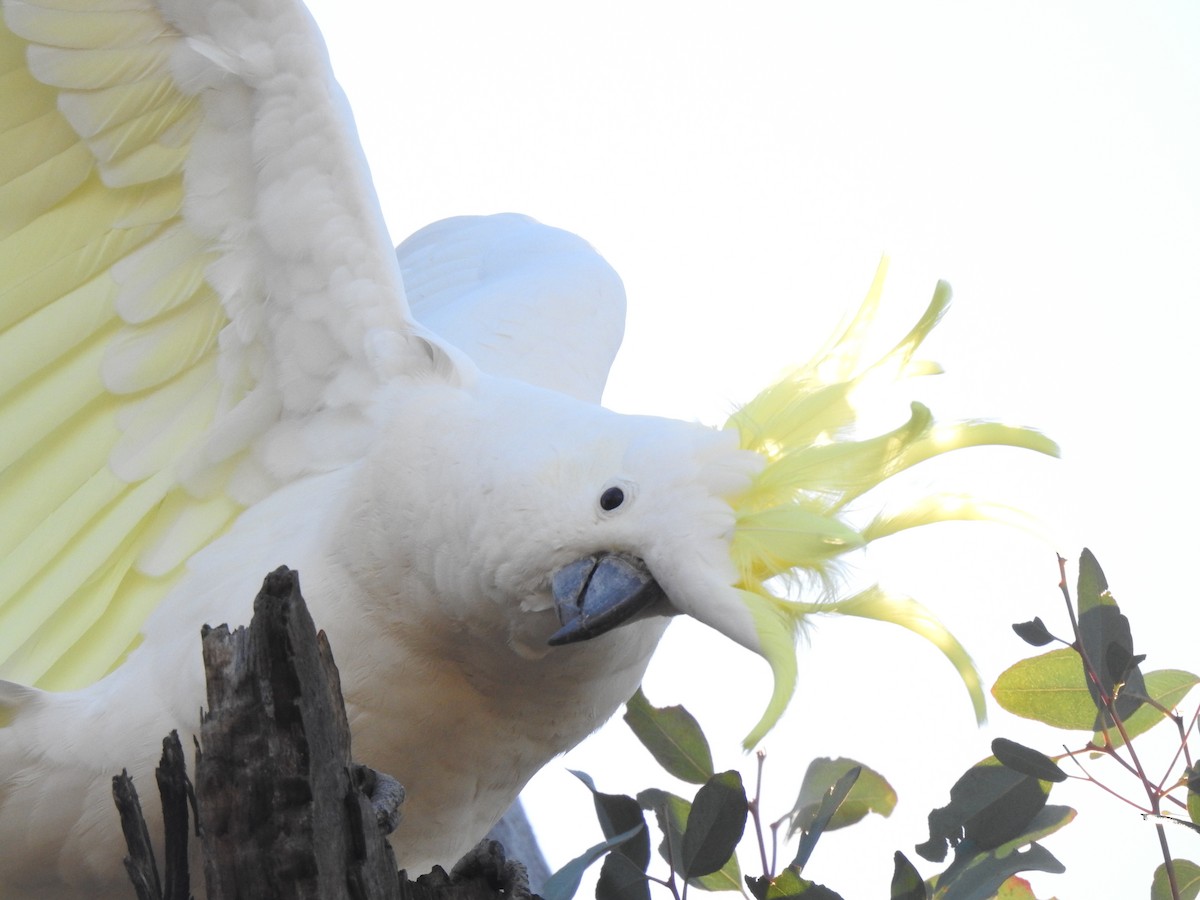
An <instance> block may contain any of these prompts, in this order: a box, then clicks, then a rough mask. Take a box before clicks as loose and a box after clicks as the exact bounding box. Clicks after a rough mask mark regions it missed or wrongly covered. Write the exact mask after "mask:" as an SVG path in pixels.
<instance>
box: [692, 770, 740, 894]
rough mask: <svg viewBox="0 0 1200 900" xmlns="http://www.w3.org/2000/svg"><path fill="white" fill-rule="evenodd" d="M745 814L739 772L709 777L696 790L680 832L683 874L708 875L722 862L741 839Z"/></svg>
mask: <svg viewBox="0 0 1200 900" xmlns="http://www.w3.org/2000/svg"><path fill="white" fill-rule="evenodd" d="M748 814H749V806H748V805H747V802H746V789H745V788H744V787H743V786H742V776H741V775H740V774H738V773H737V772H735V771H729V772H721V773H719V774H717V775H714V776H713V777H712V778H710V779H708V781H706V782H705V783H704V786H703V787H701V788H700V790H699V791H697V792H696V798H695V800H693V801H692V810H691V813H690V814H689V815H688V820H687V828H686V829H685V830H684V833H683V854H682V856H681V860H682V865H683V875H684V877H685V878H696V877H699V876H702V875H711V874H712V873H713V872H716V871H717V870H718V869H720V868H721V867H722V866H723V865H725V863H726V862H728V860H729V858H730V857H731V856H733V853H734V850H736V849H737V845H738V841H740V840H741V839H742V834H743V833H744V832H745V830H746V817H747V815H748Z"/></svg>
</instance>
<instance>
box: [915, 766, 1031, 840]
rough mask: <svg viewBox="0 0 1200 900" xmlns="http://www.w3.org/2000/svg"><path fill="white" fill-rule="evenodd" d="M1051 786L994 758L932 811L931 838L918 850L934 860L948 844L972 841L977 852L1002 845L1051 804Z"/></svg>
mask: <svg viewBox="0 0 1200 900" xmlns="http://www.w3.org/2000/svg"><path fill="white" fill-rule="evenodd" d="M1047 790H1048V789H1047V788H1045V787H1043V786H1042V782H1040V781H1039V780H1038V779H1037V778H1033V777H1031V776H1029V775H1022V774H1021V773H1020V772H1016V771H1013V770H1012V769H1010V768H1008V767H1007V766H1002V765H1001V764H1000V763H999V761H998V760H997V759H996V758H995V757H989V758H988V759H985V760H984V761H983V762H981V763H978V764H976V765H974V766H972V767H971V768H970V769H968V770H967V771H966V772H965V773H963V776H962V777H961V778H959V779H958V781H957V782H955V784H954V787H952V788H951V789H950V803H949V804H948V805H946V806H944V807H942V808H941V809H935V810H933V812H931V813H930V814H929V840H928V841H926V842H925V843H923V844H920V845H918V847H917V848H916V849H917V853H919V854H920V855H921V856H922V857H924V858H925V859H927V860H929V861H931V862H941V861H942V860H943V859H945V858H946V850H947V848H948V847H957V846H958V845H959V843H960V842H963V841H969V842H970V843H971V844H972V846H974V847H975V849H976V851H987V850H991V849H992V848H994V847H999V846H1000V845H1001V844H1004V843H1005V842H1006V841H1009V840H1011V839H1012V838H1015V837H1017V836H1018V835H1020V834H1022V833H1023V832H1024V831H1025V829H1026V827H1027V826H1028V825H1029V823H1030V822H1031V821H1032V820H1033V818H1034V817H1035V816H1036V815H1037V814H1038V812H1040V811H1041V809H1042V807H1044V806H1045V805H1046V794H1047Z"/></svg>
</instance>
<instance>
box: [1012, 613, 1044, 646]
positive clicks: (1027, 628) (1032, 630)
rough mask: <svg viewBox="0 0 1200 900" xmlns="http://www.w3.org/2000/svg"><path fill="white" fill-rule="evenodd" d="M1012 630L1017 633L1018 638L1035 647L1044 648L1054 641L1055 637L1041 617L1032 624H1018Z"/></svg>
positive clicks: (1036, 618)
mask: <svg viewBox="0 0 1200 900" xmlns="http://www.w3.org/2000/svg"><path fill="white" fill-rule="evenodd" d="M1012 630H1013V631H1015V632H1016V633H1017V637H1019V638H1020V639H1021V640H1023V641H1024V642H1025V643H1027V644H1030V645H1032V646H1034V647H1044V646H1045V645H1046V644H1049V643H1050V642H1051V641H1053V640H1054V635H1052V634H1051V633H1050V631H1049V629H1047V628H1046V623H1045V622H1043V621H1042V620H1041V618H1040V617H1035V618H1034V619H1033V621H1032V622H1017V623H1016V624H1015V625H1013V627H1012Z"/></svg>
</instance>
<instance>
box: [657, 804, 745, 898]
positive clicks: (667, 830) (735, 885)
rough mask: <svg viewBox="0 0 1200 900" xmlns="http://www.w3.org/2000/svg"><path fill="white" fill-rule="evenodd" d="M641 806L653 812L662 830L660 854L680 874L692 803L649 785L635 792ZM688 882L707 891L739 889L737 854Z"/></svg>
mask: <svg viewBox="0 0 1200 900" xmlns="http://www.w3.org/2000/svg"><path fill="white" fill-rule="evenodd" d="M637 800H638V803H639V804H641V807H642V809H645V810H649V811H652V812H653V813H654V815H655V818H656V819H657V820H658V829H659V831H661V832H662V833H663V840H662V843H660V844H659V845H658V853H659V855H660V856H661V857H662V858H663V859H664V860H666V862H667V864H668V865H670V866H671V868H672V869H674V870H675V871H676V872H678V873H679V874H680V875H683V871H682V863H681V854H682V851H683V834H684V832H685V831H686V830H687V824H688V819H689V818H690V816H691V812H692V804H690V803H688V801H686V800H684V799H683V798H682V797H679V796H677V795H675V794H672V793H670V792H668V791H663V790H659V789H658V788H648V789H647V790H644V791H642V792H641V793H639V794H638V795H637ZM688 884H690V885H692V886H694V887H698V888H701V889H702V890H706V891H740V890H741V889H742V871H741V868H740V867H739V866H738V861H737V857H736V856H731V857H730V858H729V861H728V862H727V863H725V865H724V866H722V867H721V868H720V869H719V870H718V871H716V872H713V873H712V874H710V875H703V876H700V877H698V878H691V879H689V880H688Z"/></svg>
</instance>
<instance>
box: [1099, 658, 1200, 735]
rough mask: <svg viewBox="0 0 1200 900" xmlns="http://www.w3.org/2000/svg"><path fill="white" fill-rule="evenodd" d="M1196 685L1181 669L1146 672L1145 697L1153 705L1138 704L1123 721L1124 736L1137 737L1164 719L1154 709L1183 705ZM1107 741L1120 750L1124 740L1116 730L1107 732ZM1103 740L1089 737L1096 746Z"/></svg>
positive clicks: (1199, 681) (1198, 678)
mask: <svg viewBox="0 0 1200 900" xmlns="http://www.w3.org/2000/svg"><path fill="white" fill-rule="evenodd" d="M1197 684H1200V677H1197V676H1195V675H1193V674H1192V673H1191V672H1185V671H1183V670H1182V669H1159V670H1158V671H1155V672H1147V673H1146V696H1148V697H1150V698H1151V699H1152V700H1154V704H1150V703H1144V704H1142V706H1141V707H1140V708H1139V709H1138V711H1137V712H1135V713H1134V714H1133V715H1132V716H1130V717H1129V718H1128V719H1126V720H1125V734H1127V735H1129V737H1130V738H1135V737H1137V736H1138V735H1139V734H1144V733H1145V732H1147V731H1149V730H1150V729H1151V728H1153V727H1154V726H1155V725H1157V724H1158V723H1159V722H1161V721H1163V719H1164V718H1165V716H1164V715H1163V713H1162V710H1160V709H1158V707H1159V706H1161V707H1162V708H1163V709H1174V708H1175V707H1177V706H1179V704H1180V703H1182V702H1183V698H1184V697H1186V696H1187V695H1188V692H1190V691H1191V689H1192V688H1194V687H1195V686H1196V685H1197ZM1155 704H1157V705H1155ZM1108 738H1109V740H1110V741H1112V744H1113V746H1114V747H1120V746H1121V745H1122V744H1124V743H1125V738H1124V737H1123V736H1122V735H1121V733H1120V732H1118V731H1116V730H1110V731H1109V733H1108ZM1103 739H1104V738H1103V736H1102V735H1101V734H1100V733H1099V732H1097V733H1096V735H1095V736H1094V737H1093V738H1092V740H1093V741H1095V743H1097V744H1100V743H1101V742H1102V741H1103Z"/></svg>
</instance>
